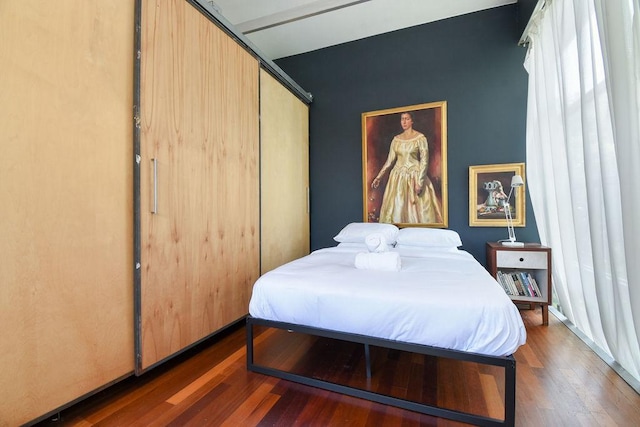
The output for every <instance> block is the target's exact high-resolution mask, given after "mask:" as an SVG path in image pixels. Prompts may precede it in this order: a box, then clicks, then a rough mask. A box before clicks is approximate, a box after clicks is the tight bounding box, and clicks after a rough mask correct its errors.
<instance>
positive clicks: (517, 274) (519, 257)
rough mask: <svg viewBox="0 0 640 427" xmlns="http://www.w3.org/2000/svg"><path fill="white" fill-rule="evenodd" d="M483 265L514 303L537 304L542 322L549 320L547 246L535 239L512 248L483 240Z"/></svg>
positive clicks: (548, 258)
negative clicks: (540, 310)
mask: <svg viewBox="0 0 640 427" xmlns="http://www.w3.org/2000/svg"><path fill="white" fill-rule="evenodd" d="M487 269H488V270H489V273H491V275H493V277H495V278H496V280H498V283H500V284H501V285H502V287H503V288H504V289H505V292H506V293H507V295H509V298H511V300H512V301H513V302H514V303H516V304H529V305H533V306H536V305H540V306H541V307H542V324H543V325H548V324H549V304H551V248H548V247H546V246H542V245H540V244H538V243H525V245H524V247H519V248H514V247H508V246H503V245H501V244H500V243H498V242H487ZM536 285H537V286H536Z"/></svg>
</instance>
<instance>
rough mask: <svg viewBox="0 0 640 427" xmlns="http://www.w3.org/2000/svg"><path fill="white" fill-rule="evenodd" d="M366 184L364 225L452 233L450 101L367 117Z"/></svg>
mask: <svg viewBox="0 0 640 427" xmlns="http://www.w3.org/2000/svg"><path fill="white" fill-rule="evenodd" d="M403 117H404V118H403ZM403 120H404V124H403ZM409 120H410V122H411V125H410V128H406V129H405V128H403V126H406V123H408V122H409ZM425 139H426V141H425ZM425 154H426V156H425V157H424V158H423V157H422V156H424V155H425ZM398 160H401V161H400V162H399V161H398ZM425 165H426V168H425ZM394 168H395V169H394ZM362 181H363V188H362V196H363V217H364V218H363V219H364V222H387V223H393V224H396V225H398V226H422V227H435V228H446V227H447V226H448V193H447V191H448V186H447V102H446V101H438V102H431V103H425V104H417V105H409V106H404V107H395V108H389V109H385V110H378V111H370V112H366V113H362ZM385 200H386V201H385Z"/></svg>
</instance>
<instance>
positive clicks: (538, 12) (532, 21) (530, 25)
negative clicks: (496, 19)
mask: <svg viewBox="0 0 640 427" xmlns="http://www.w3.org/2000/svg"><path fill="white" fill-rule="evenodd" d="M551 1H552V0H538V3H536V7H535V8H534V9H533V12H531V17H530V18H529V21H528V22H527V26H526V27H524V31H523V32H522V36H521V37H520V40H519V41H518V46H525V45H527V44H528V43H529V42H530V41H531V39H530V37H529V35H530V34H531V33H533V32H534V31H535V30H537V27H538V24H539V23H540V19H542V15H543V14H544V11H545V10H546V7H547V6H549V4H551Z"/></svg>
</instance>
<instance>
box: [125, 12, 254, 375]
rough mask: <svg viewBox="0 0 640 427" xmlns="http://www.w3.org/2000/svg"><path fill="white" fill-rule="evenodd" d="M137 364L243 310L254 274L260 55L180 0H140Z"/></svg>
mask: <svg viewBox="0 0 640 427" xmlns="http://www.w3.org/2000/svg"><path fill="white" fill-rule="evenodd" d="M141 28H142V30H141V64H140V72H141V74H140V126H141V128H140V159H139V160H140V163H139V167H140V169H139V172H140V193H139V195H140V201H139V216H140V226H139V233H140V234H139V238H140V264H139V268H140V271H139V273H140V274H139V277H140V280H139V284H138V285H139V286H138V295H137V298H138V300H137V309H138V310H137V311H138V313H137V314H136V319H137V324H136V326H137V358H138V360H137V362H138V363H137V372H141V371H143V370H145V369H147V368H149V367H151V366H153V365H154V364H156V363H158V362H160V361H162V360H163V359H166V358H168V357H170V356H171V355H173V354H175V353H177V352H179V351H180V350H182V349H184V348H186V347H188V346H190V345H192V344H194V343H196V342H198V341H199V340H202V339H203V338H206V337H207V336H209V335H210V334H212V333H214V332H216V331H218V330H220V329H221V328H223V327H225V326H227V325H228V324H230V323H232V322H234V321H236V320H238V319H241V318H242V317H243V316H244V315H246V313H247V311H248V303H249V297H250V294H251V288H252V285H253V283H254V281H255V280H256V279H257V277H258V274H259V176H258V155H259V151H258V150H259V146H258V126H259V123H258V70H259V65H258V62H257V60H256V59H255V58H253V57H252V56H251V55H250V54H249V53H247V52H246V51H245V50H244V49H243V48H241V47H240V46H239V45H238V44H237V43H236V42H234V41H233V40H232V39H231V38H230V37H228V36H227V35H226V34H225V33H224V32H223V31H221V30H220V29H219V28H218V27H217V26H216V25H215V24H213V23H212V22H211V21H210V20H209V19H208V18H206V17H205V16H204V15H202V14H201V13H200V12H199V11H198V10H196V9H195V8H194V7H193V6H192V5H190V4H189V3H188V2H186V1H185V0H155V1H154V0H143V1H142V12H141Z"/></svg>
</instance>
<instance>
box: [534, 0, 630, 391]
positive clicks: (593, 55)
mask: <svg viewBox="0 0 640 427" xmlns="http://www.w3.org/2000/svg"><path fill="white" fill-rule="evenodd" d="M540 1H541V2H542V1H543V0H540ZM540 6H541V3H539V5H538V8H536V9H539V7H540ZM541 10H542V12H541V13H535V14H534V17H532V21H531V22H530V24H529V25H528V30H527V32H528V34H527V35H526V36H527V37H528V42H529V50H528V52H527V58H526V60H525V68H526V69H527V71H528V72H529V93H528V105H527V185H528V188H529V192H530V195H531V201H532V204H533V210H534V213H535V216H536V222H537V224H538V229H539V234H540V239H541V242H542V243H543V244H545V245H548V246H550V247H551V248H552V253H553V280H554V286H555V289H556V292H557V294H558V300H559V305H560V308H561V310H562V312H563V314H564V315H565V316H566V317H567V319H568V320H569V321H570V322H571V323H573V324H574V325H575V326H576V327H577V328H578V329H579V330H580V331H582V332H583V333H584V334H585V335H586V336H587V337H588V338H589V339H591V340H592V341H593V342H594V343H595V344H596V345H597V346H599V347H600V348H601V349H603V350H604V351H606V352H608V353H609V354H610V355H611V356H612V357H613V359H614V360H615V361H616V362H617V363H619V364H620V365H621V366H622V368H624V370H626V372H627V373H628V374H630V375H632V376H633V377H634V378H635V380H636V381H640V347H639V344H638V341H639V338H638V337H639V332H640V219H639V218H640V126H639V125H640V11H639V6H638V1H637V0H553V1H550V0H546V2H545V4H544V7H543V8H542V9H541ZM623 376H624V375H623Z"/></svg>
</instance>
